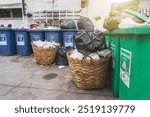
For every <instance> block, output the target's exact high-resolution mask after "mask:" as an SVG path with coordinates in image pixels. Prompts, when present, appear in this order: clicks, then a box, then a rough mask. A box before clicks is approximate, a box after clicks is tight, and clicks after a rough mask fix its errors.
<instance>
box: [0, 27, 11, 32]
mask: <svg viewBox="0 0 150 117" xmlns="http://www.w3.org/2000/svg"><path fill="white" fill-rule="evenodd" d="M10 30H12V28H5V27H4V28H0V31H10Z"/></svg>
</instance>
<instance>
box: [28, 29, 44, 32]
mask: <svg viewBox="0 0 150 117" xmlns="http://www.w3.org/2000/svg"><path fill="white" fill-rule="evenodd" d="M29 31H30V32H42V31H44V30H43V29H29Z"/></svg>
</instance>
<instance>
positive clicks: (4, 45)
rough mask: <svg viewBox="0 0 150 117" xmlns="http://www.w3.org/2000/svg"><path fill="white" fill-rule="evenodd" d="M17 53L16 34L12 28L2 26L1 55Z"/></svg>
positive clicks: (0, 36)
mask: <svg viewBox="0 0 150 117" xmlns="http://www.w3.org/2000/svg"><path fill="white" fill-rule="evenodd" d="M15 54H16V41H15V34H14V32H13V31H12V29H11V28H0V55H2V56H12V55H15Z"/></svg>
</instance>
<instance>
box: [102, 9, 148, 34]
mask: <svg viewBox="0 0 150 117" xmlns="http://www.w3.org/2000/svg"><path fill="white" fill-rule="evenodd" d="M147 22H148V18H147V17H146V16H145V15H143V14H142V13H138V12H136V11H132V10H125V11H120V12H119V11H111V12H110V13H109V16H108V18H106V19H105V21H104V28H105V29H107V30H109V31H112V30H115V29H118V28H130V27H136V26H145V25H147V24H148V23H147Z"/></svg>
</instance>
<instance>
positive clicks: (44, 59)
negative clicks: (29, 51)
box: [32, 44, 58, 65]
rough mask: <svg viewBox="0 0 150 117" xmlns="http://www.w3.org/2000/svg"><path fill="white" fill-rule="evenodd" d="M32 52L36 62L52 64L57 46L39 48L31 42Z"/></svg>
mask: <svg viewBox="0 0 150 117" xmlns="http://www.w3.org/2000/svg"><path fill="white" fill-rule="evenodd" d="M32 48H33V54H34V57H35V59H36V62H37V63H38V64H40V65H49V64H52V63H53V62H54V60H55V56H56V52H57V48H58V47H56V48H39V47H37V46H35V45H34V44H32Z"/></svg>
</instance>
